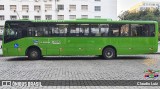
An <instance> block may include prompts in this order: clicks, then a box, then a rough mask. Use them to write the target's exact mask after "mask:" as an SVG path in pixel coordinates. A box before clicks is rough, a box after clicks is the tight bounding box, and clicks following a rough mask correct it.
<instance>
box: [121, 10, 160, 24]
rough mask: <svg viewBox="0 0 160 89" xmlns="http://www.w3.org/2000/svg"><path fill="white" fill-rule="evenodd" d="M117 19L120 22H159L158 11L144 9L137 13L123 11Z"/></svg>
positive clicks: (159, 13)
mask: <svg viewBox="0 0 160 89" xmlns="http://www.w3.org/2000/svg"><path fill="white" fill-rule="evenodd" d="M118 17H119V18H120V20H153V21H158V22H160V11H159V10H158V9H155V10H150V9H146V10H143V11H139V12H129V11H125V12H123V13H122V14H121V15H120V16H118Z"/></svg>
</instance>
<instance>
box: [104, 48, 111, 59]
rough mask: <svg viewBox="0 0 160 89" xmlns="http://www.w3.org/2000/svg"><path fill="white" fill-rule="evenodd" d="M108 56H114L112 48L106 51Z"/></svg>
mask: <svg viewBox="0 0 160 89" xmlns="http://www.w3.org/2000/svg"><path fill="white" fill-rule="evenodd" d="M105 55H106V57H107V58H112V57H113V52H112V51H111V50H108V51H106V53H105Z"/></svg>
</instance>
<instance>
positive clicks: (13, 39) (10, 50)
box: [4, 26, 19, 56]
mask: <svg viewBox="0 0 160 89" xmlns="http://www.w3.org/2000/svg"><path fill="white" fill-rule="evenodd" d="M17 30H18V28H13V27H10V26H9V27H6V28H5V37H4V38H5V39H4V44H5V47H4V55H5V54H6V55H8V56H18V47H19V44H18V43H17Z"/></svg>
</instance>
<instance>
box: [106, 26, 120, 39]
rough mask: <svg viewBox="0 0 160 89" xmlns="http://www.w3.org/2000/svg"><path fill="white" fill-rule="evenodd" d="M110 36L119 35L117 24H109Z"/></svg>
mask: <svg viewBox="0 0 160 89" xmlns="http://www.w3.org/2000/svg"><path fill="white" fill-rule="evenodd" d="M108 35H109V36H110V37H117V36H119V25H118V24H110V28H109V33H108Z"/></svg>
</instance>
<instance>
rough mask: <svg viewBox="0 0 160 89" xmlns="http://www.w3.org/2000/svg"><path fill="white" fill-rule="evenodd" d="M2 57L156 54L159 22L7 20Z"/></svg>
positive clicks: (104, 56)
mask: <svg viewBox="0 0 160 89" xmlns="http://www.w3.org/2000/svg"><path fill="white" fill-rule="evenodd" d="M3 34H4V35H3V42H2V49H3V56H27V57H28V59H40V58H42V57H44V56H93V55H94V56H101V57H103V58H105V59H113V58H116V57H117V55H138V54H149V53H155V52H157V49H158V23H157V22H156V21H127V20H122V21H112V20H108V19H76V20H8V21H6V22H5V28H4V33H3Z"/></svg>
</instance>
